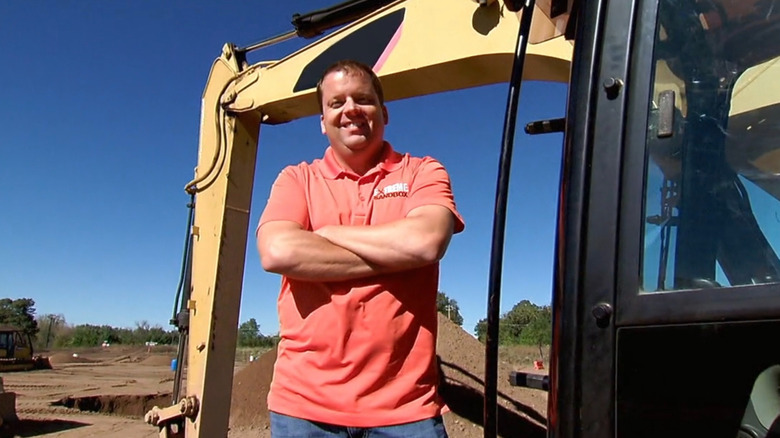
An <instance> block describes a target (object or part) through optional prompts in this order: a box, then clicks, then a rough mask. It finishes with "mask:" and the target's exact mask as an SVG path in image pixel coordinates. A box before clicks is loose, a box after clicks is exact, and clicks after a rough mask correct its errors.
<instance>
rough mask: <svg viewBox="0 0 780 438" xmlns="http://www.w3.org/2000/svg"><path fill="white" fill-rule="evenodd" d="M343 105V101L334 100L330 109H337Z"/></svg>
mask: <svg viewBox="0 0 780 438" xmlns="http://www.w3.org/2000/svg"><path fill="white" fill-rule="evenodd" d="M342 105H344V101H341V100H334V101H332V102H331V103H330V107H331V108H338V107H340V106H342Z"/></svg>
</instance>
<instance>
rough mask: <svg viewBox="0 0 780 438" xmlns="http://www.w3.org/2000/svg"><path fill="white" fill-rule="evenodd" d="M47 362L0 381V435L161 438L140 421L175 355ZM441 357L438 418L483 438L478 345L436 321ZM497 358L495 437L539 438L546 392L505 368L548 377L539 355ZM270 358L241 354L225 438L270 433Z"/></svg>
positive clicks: (138, 350) (141, 350) (158, 400)
mask: <svg viewBox="0 0 780 438" xmlns="http://www.w3.org/2000/svg"><path fill="white" fill-rule="evenodd" d="M545 353H546V352H545ZM48 355H49V358H50V361H51V363H52V366H53V368H52V369H50V370H35V371H27V372H13V373H4V374H3V375H2V377H3V380H4V384H5V385H4V386H5V391H6V392H14V393H16V411H17V415H18V417H19V420H18V421H16V422H11V423H6V424H4V425H2V426H0V438H5V437H9V438H10V437H20V438H22V437H33V436H36V437H63V438H65V437H67V438H76V437H79V438H87V437H103V438H106V437H108V438H119V437H128V436H132V437H141V438H147V437H148V438H152V437H158V436H159V433H158V431H157V429H156V428H155V427H153V426H151V425H148V424H146V423H144V421H143V415H144V413H145V412H147V411H148V410H149V409H151V407H152V406H154V405H157V406H166V405H169V404H170V403H171V392H172V390H173V377H174V372H173V371H172V369H171V360H172V359H173V358H174V357H175V350H174V349H173V348H171V347H161V346H154V347H124V346H113V345H112V346H109V347H107V348H103V347H96V348H89V349H77V350H76V349H70V350H54V351H50V352H48ZM250 355H251V356H252V359H253V360H252V361H250V360H249V359H250V357H249V356H250ZM255 355H256V356H255ZM438 355H439V358H440V364H441V368H440V369H441V372H442V374H443V384H442V386H441V388H440V392H441V394H442V396H443V397H444V399H445V401H446V402H447V404H448V406H449V408H450V412H448V413H447V414H445V416H444V419H445V424H446V426H447V431H448V433H449V435H450V437H453V438H478V437H482V436H483V430H482V426H481V424H482V416H483V401H482V400H483V381H484V363H485V362H484V346H483V345H482V344H481V343H479V342H478V341H477V340H476V339H474V338H473V337H472V336H470V335H469V334H468V333H466V332H465V331H463V329H461V328H460V327H458V326H457V325H455V324H453V323H451V322H450V321H449V320H447V319H446V318H443V317H442V318H440V324H439V343H438ZM500 357H501V359H502V360H501V362H500V365H499V384H498V392H499V395H498V434H499V436H502V437H517V436H522V437H527V438H543V437H544V436H545V428H544V424H545V412H546V406H547V394H546V393H545V392H542V391H538V390H532V389H525V388H517V387H512V386H510V385H509V383H508V376H509V373H510V371H529V372H535V373H545V372H546V370H535V369H534V361H535V360H538V359H539V351H538V349H534V348H529V347H507V348H503V347H502V349H501V352H500ZM274 360H275V351H274V350H271V351H266V352H255V353H254V354H252V353H251V352H243V351H242V352H241V354H238V355H237V358H236V363H235V368H234V382H233V391H232V399H231V415H230V431H229V433H228V436H229V437H230V438H248V437H269V436H270V432H269V430H268V411H267V407H266V403H265V397H266V395H267V393H268V385H269V383H270V379H271V375H272V369H273V368H272V367H273V363H274ZM545 365H546V363H545ZM185 374H186V367H185Z"/></svg>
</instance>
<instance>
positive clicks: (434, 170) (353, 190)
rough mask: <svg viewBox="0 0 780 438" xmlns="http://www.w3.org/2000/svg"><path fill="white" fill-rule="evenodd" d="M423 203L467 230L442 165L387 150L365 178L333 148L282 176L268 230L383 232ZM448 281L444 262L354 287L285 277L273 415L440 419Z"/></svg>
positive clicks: (377, 422)
mask: <svg viewBox="0 0 780 438" xmlns="http://www.w3.org/2000/svg"><path fill="white" fill-rule="evenodd" d="M423 205H441V206H444V207H446V208H448V209H449V210H450V211H452V213H453V215H454V217H455V232H460V231H462V230H463V227H464V224H463V219H462V218H461V216H460V214H459V213H458V211H457V210H456V209H455V201H454V199H453V196H452V190H451V187H450V179H449V176H448V174H447V172H446V171H445V169H444V167H443V166H442V165H441V163H439V162H438V161H436V160H434V159H432V158H429V157H425V158H416V157H411V156H410V155H409V154H404V155H402V154H399V153H397V152H395V151H394V150H393V148H392V147H391V146H390V144H389V143H385V145H384V150H383V154H382V158H381V161H380V162H379V163H378V164H377V165H376V166H375V167H374V168H373V169H371V170H370V171H369V172H367V173H366V174H365V175H363V176H359V175H356V174H354V173H352V172H349V171H346V170H344V169H343V168H341V166H340V165H339V164H338V162H337V161H336V157H335V154H334V152H333V150H332V149H331V148H328V149H327V150H326V151H325V156H324V157H323V158H322V159H318V160H314V161H313V162H312V163H311V164H308V163H301V164H298V165H297V166H288V167H287V168H285V169H284V170H283V171H282V172H281V173H280V174H279V176H278V177H277V179H276V182H275V183H274V185H273V188H272V189H271V195H270V197H269V199H268V203H267V205H266V208H265V211H264V212H263V215H262V216H261V218H260V224H259V225H258V228H259V226H262V225H263V224H264V223H266V222H270V221H278V220H284V221H294V222H297V223H299V224H300V225H301V227H303V229H305V230H309V231H313V230H317V229H319V228H321V227H323V226H326V225H366V226H370V225H379V224H384V223H387V222H392V221H395V220H398V219H402V218H404V217H406V215H407V214H408V213H409V212H410V211H412V210H413V209H414V208H416V207H420V206H423ZM438 281H439V265H438V263H435V264H431V265H428V266H424V267H421V268H417V269H413V270H408V271H404V272H398V273H393V274H382V275H376V276H372V277H366V278H361V279H357V280H348V281H334V282H311V281H300V280H294V279H290V278H287V277H286V276H282V285H281V292H280V294H279V298H278V302H277V305H278V312H279V322H280V330H281V331H280V333H279V335H280V341H279V347H278V354H277V359H276V364H275V366H274V377H273V381H272V383H271V389H270V391H269V394H268V408H269V409H270V410H271V411H273V412H277V413H280V414H285V415H289V416H293V417H298V418H304V419H307V420H311V421H318V422H324V423H329V424H337V425H341V426H350V427H376V426H389V425H395V424H403V423H408V422H412V421H418V420H424V419H427V418H432V417H435V416H437V415H440V414H441V413H442V412H443V411H444V410H445V409H446V407H445V405H444V403H443V401H442V400H441V398H440V397H439V395H438V393H437V390H436V387H437V383H438V378H439V377H438V369H437V363H436V332H437V316H436V292H437V290H438Z"/></svg>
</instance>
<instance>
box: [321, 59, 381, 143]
mask: <svg viewBox="0 0 780 438" xmlns="http://www.w3.org/2000/svg"><path fill="white" fill-rule="evenodd" d="M321 89H322V102H321V105H322V116H321V117H320V126H321V128H322V133H323V134H325V135H326V136H327V137H328V140H329V141H330V145H331V147H332V148H333V149H334V151H335V152H336V153H337V154H338V155H339V156H342V157H344V158H346V159H350V158H357V157H366V159H371V158H373V157H375V156H376V152H378V151H379V150H380V149H381V148H382V145H383V142H384V133H385V125H386V124H387V108H385V106H384V105H381V104H380V103H379V97H378V96H377V94H376V91H375V90H374V88H373V86H372V85H371V79H370V78H368V77H367V76H366V75H363V74H360V73H345V72H343V71H335V72H332V73H330V74H328V75H327V76H325V78H324V79H323V81H322V87H321Z"/></svg>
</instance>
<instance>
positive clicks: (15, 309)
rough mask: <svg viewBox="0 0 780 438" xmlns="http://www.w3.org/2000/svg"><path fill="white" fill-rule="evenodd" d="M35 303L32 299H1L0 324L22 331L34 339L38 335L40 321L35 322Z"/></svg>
mask: <svg viewBox="0 0 780 438" xmlns="http://www.w3.org/2000/svg"><path fill="white" fill-rule="evenodd" d="M34 306H35V301H34V300H32V299H31V298H20V299H17V300H12V299H10V298H2V299H0V324H3V325H11V326H14V327H16V328H19V329H21V330H22V331H24V332H25V333H27V334H29V335H30V336H32V337H35V336H36V335H37V334H38V321H36V320H35V307H34Z"/></svg>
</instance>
